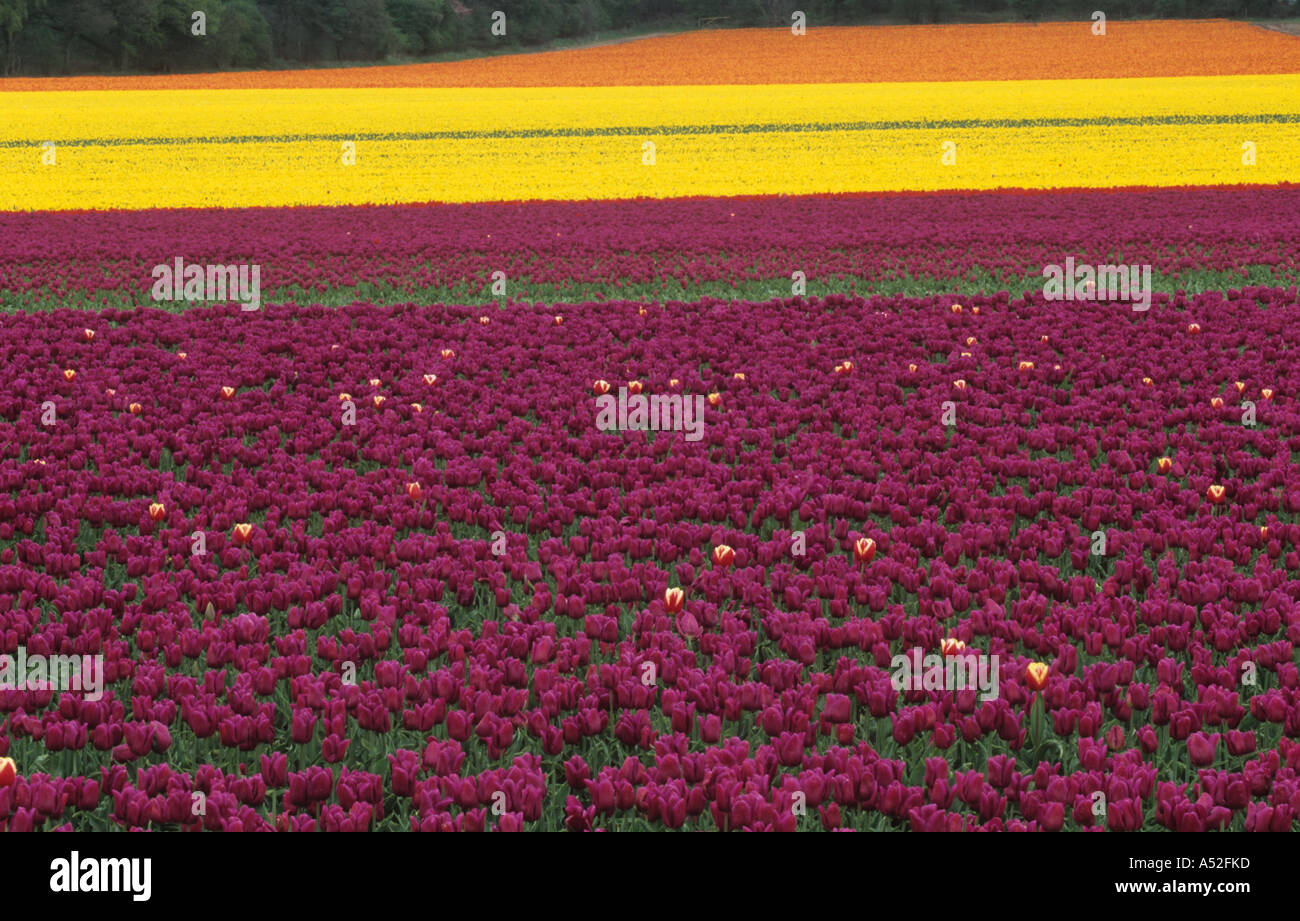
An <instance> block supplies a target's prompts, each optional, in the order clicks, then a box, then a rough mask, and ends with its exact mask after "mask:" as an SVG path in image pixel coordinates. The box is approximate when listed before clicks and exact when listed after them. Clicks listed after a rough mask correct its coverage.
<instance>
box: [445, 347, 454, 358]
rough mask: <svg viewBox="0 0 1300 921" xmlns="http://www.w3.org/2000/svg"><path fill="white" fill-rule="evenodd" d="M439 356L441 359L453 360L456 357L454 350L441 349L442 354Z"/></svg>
mask: <svg viewBox="0 0 1300 921" xmlns="http://www.w3.org/2000/svg"><path fill="white" fill-rule="evenodd" d="M441 354H442V357H443V358H455V357H456V352H455V350H453V349H443V350H442V352H441Z"/></svg>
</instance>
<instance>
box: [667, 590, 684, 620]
mask: <svg viewBox="0 0 1300 921" xmlns="http://www.w3.org/2000/svg"><path fill="white" fill-rule="evenodd" d="M685 603H686V593H685V592H683V591H682V590H681V589H680V588H667V589H664V610H665V611H667V612H668V613H669V614H676V613H677V612H678V611H680V610H681V609H682V605H684V604H685Z"/></svg>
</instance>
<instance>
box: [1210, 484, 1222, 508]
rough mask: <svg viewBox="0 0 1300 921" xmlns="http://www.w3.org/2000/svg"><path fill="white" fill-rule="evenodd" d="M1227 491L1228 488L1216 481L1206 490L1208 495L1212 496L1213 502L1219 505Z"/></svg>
mask: <svg viewBox="0 0 1300 921" xmlns="http://www.w3.org/2000/svg"><path fill="white" fill-rule="evenodd" d="M1225 492H1226V490H1224V488H1223V487H1222V486H1220V485H1219V484H1218V483H1215V484H1214V485H1213V486H1211V487H1210V488H1209V489H1208V490H1207V491H1206V495H1208V496H1209V497H1210V501H1211V502H1213V503H1214V504H1215V505H1218V504H1219V503H1220V502H1222V501H1223V497H1224V494H1225Z"/></svg>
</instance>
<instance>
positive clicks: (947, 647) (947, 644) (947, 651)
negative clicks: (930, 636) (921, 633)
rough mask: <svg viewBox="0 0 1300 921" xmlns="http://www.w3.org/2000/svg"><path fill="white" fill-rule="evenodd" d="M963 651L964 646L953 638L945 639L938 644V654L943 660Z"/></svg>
mask: <svg viewBox="0 0 1300 921" xmlns="http://www.w3.org/2000/svg"><path fill="white" fill-rule="evenodd" d="M965 649H966V644H965V643H963V642H962V641H961V640H959V639H957V638H956V637H955V636H949V637H945V638H944V639H943V640H942V641H941V642H940V643H939V652H941V653H942V654H943V655H944V657H945V658H947V657H950V656H955V655H959V654H960V653H961V652H962V651H963V650H965Z"/></svg>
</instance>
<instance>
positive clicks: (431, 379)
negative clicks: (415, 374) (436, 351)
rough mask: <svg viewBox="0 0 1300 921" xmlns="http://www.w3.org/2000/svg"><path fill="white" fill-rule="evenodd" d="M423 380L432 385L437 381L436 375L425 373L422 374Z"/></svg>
mask: <svg viewBox="0 0 1300 921" xmlns="http://www.w3.org/2000/svg"><path fill="white" fill-rule="evenodd" d="M424 382H425V383H426V384H428V385H429V386H430V387H432V386H433V385H434V384H436V383H438V375H436V374H426V375H424Z"/></svg>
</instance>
